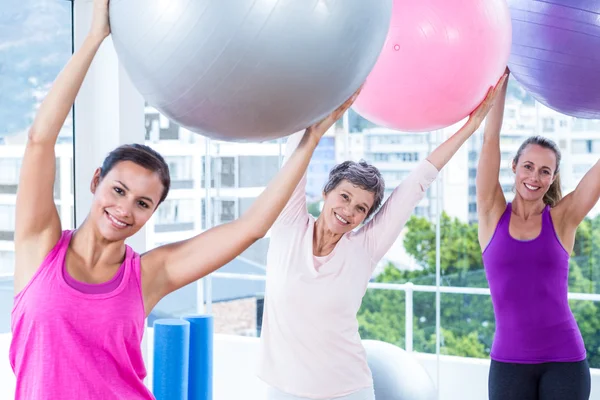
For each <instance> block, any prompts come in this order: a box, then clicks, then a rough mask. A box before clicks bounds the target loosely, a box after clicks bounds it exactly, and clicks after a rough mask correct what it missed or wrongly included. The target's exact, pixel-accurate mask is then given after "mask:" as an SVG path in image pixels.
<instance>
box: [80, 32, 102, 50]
mask: <svg viewBox="0 0 600 400" xmlns="http://www.w3.org/2000/svg"><path fill="white" fill-rule="evenodd" d="M104 39H106V35H103V34H98V33H95V32H89V33H88V34H87V36H86V38H85V40H84V45H88V46H92V47H96V48H98V47H100V45H101V44H102V42H104Z"/></svg>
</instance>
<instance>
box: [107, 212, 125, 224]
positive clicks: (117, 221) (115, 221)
mask: <svg viewBox="0 0 600 400" xmlns="http://www.w3.org/2000/svg"><path fill="white" fill-rule="evenodd" d="M105 212H106V215H107V216H108V219H109V220H110V222H112V223H113V224H114V225H116V226H118V227H120V228H126V227H128V226H129V224H126V223H125V222H123V221H119V220H118V219H116V218H115V217H113V216H112V215H110V213H109V212H108V211H105Z"/></svg>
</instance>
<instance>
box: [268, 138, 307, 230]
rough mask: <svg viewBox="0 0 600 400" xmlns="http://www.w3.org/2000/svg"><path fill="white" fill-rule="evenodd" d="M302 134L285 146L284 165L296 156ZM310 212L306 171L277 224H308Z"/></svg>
mask: <svg viewBox="0 0 600 400" xmlns="http://www.w3.org/2000/svg"><path fill="white" fill-rule="evenodd" d="M303 136H304V135H303V133H302V132H297V133H294V134H293V135H291V136H290V137H289V138H288V139H287V142H286V145H285V156H284V160H283V165H285V164H287V163H288V161H289V159H290V157H291V156H292V155H293V154H294V152H295V150H296V148H297V147H298V145H299V144H300V142H301V140H302V138H303ZM307 221H308V210H307V209H306V171H304V174H302V177H301V178H300V182H298V185H297V186H296V188H295V189H294V192H293V193H292V196H291V197H290V199H289V201H288V202H287V203H286V205H285V207H284V208H283V210H282V211H281V213H280V214H279V216H278V217H277V220H276V222H275V224H277V225H279V224H283V225H287V224H293V223H296V222H300V223H302V222H307Z"/></svg>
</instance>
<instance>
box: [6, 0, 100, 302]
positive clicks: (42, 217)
mask: <svg viewBox="0 0 600 400" xmlns="http://www.w3.org/2000/svg"><path fill="white" fill-rule="evenodd" d="M108 34H109V25H108V0H95V1H94V17H93V23H92V28H91V30H90V33H89V35H88V37H87V39H86V40H85V42H84V43H83V46H82V47H81V48H80V49H79V50H77V52H76V53H75V54H73V56H72V57H71V59H70V61H69V63H68V64H67V65H66V67H65V68H64V69H63V71H62V72H61V73H60V75H59V76H58V77H57V78H56V81H55V82H54V84H53V86H52V89H51V90H50V92H49V93H48V95H47V96H46V98H45V99H44V101H43V102H42V104H41V106H40V109H39V111H38V113H37V115H36V117H35V120H34V122H33V124H32V126H31V128H30V129H29V135H28V141H27V144H26V146H25V154H24V156H23V162H22V166H21V171H20V176H19V186H18V191H17V205H16V215H15V256H16V257H15V258H16V262H15V293H16V292H19V291H20V290H21V289H22V288H23V287H24V286H25V285H26V284H27V282H28V281H29V279H31V277H32V276H33V274H34V273H35V271H36V270H37V268H38V266H39V265H40V263H41V262H42V261H43V258H44V257H45V256H46V254H47V253H48V252H49V251H50V249H51V248H52V247H53V246H54V245H55V244H56V242H57V241H58V239H59V238H60V235H61V229H62V228H61V224H60V218H59V216H58V212H57V210H56V206H55V204H54V193H53V188H54V179H55V163H56V156H55V152H54V146H55V144H56V140H57V138H58V134H59V133H60V130H61V128H62V126H63V124H64V123H65V120H66V118H67V115H68V114H69V111H70V110H71V108H72V106H73V103H74V102H75V97H76V96H77V93H78V92H79V89H80V87H81V84H82V82H83V80H84V78H85V75H86V73H87V71H88V69H89V67H90V65H91V63H92V60H93V58H94V55H95V54H96V51H97V50H98V48H99V47H100V44H101V43H102V41H103V40H104V38H106V36H108Z"/></svg>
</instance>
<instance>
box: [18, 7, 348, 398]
mask: <svg viewBox="0 0 600 400" xmlns="http://www.w3.org/2000/svg"><path fill="white" fill-rule="evenodd" d="M108 15H109V13H108V0H94V15H93V19H92V26H91V30H90V32H89V34H88V36H87V38H86V40H85V41H84V43H83V44H82V46H81V48H80V49H78V50H77V51H76V52H75V53H74V54H73V56H72V58H71V60H70V61H69V63H68V64H67V65H66V67H65V69H64V70H63V71H62V73H61V74H60V75H59V76H58V78H57V79H56V81H55V82H54V85H53V87H52V89H51V91H50V92H49V93H48V95H47V96H46V98H45V100H44V102H43V103H42V105H41V107H40V109H39V111H38V113H37V116H36V118H35V120H34V122H33V125H32V127H31V128H30V131H29V137H28V142H27V145H26V149H25V155H24V158H23V164H22V169H21V175H20V180H19V190H18V194H17V207H16V227H15V249H16V263H15V275H14V279H15V281H14V282H15V287H14V291H15V304H14V307H13V312H12V321H11V324H12V332H13V339H12V343H11V349H10V361H11V365H12V367H13V370H14V371H15V375H16V378H17V382H16V396H15V397H16V399H27V400H30V399H53V400H76V399H77V400H79V399H88V400H100V399H102V400H110V399H114V400H117V399H118V400H122V399H128V400H136V399H137V400H141V399H152V398H153V396H152V394H151V393H150V392H149V391H148V390H147V389H146V388H145V386H144V384H143V379H144V377H145V376H146V370H145V367H144V363H143V358H142V352H141V340H142V335H143V332H144V319H145V318H146V317H147V316H148V314H149V313H150V311H151V310H152V309H153V308H154V306H155V305H156V304H157V303H158V302H159V301H160V300H161V299H162V298H163V297H164V296H166V295H167V294H168V293H170V292H173V291H175V290H177V289H179V288H181V287H183V286H185V285H187V284H189V283H191V282H194V281H196V280H198V279H200V278H202V277H204V276H206V275H208V274H210V273H211V272H213V271H215V270H216V269H218V268H220V267H221V266H223V265H225V264H227V263H228V262H229V261H231V260H232V259H233V258H235V257H236V256H238V255H239V254H240V253H242V252H243V251H244V250H245V249H247V248H248V247H249V246H250V245H251V244H252V243H254V242H255V241H256V240H258V239H260V238H261V237H263V236H264V235H265V234H266V233H267V231H268V230H269V228H270V227H271V225H272V224H273V223H274V222H275V219H276V218H277V216H278V215H279V213H280V212H281V210H282V209H283V207H284V206H285V205H286V203H287V202H288V200H289V198H290V197H291V195H292V193H293V191H294V189H295V188H296V186H297V185H298V183H299V181H300V179H301V178H302V176H303V175H304V172H305V170H306V169H307V167H308V163H309V161H310V158H311V156H312V153H313V151H314V149H315V148H316V146H317V144H318V142H319V140H320V138H321V137H322V135H323V134H324V133H325V132H326V131H327V130H328V129H329V128H330V127H331V126H332V125H333V124H334V122H335V121H336V120H337V119H339V118H340V117H341V116H342V115H343V113H344V112H345V111H346V110H347V109H348V108H349V107H350V106H351V104H352V102H353V101H354V99H355V98H356V96H357V93H355V94H354V95H353V96H352V97H351V98H350V99H348V101H346V102H345V103H344V104H343V105H341V106H340V107H339V108H338V109H337V110H335V111H334V112H333V113H332V114H331V115H329V116H328V117H326V118H325V119H324V120H322V121H321V122H319V123H317V124H315V125H313V126H311V127H309V128H307V129H306V131H305V133H304V136H303V137H302V140H301V142H300V144H299V146H298V147H297V149H296V150H295V152H294V153H293V155H292V156H291V157H290V159H289V160H288V162H287V163H286V165H285V166H283V167H282V168H281V169H280V171H279V173H278V174H277V175H276V176H275V178H274V179H273V180H272V181H271V183H270V184H269V186H268V187H267V188H266V189H265V191H264V192H263V193H262V194H261V195H260V196H259V197H258V199H257V200H256V201H255V202H254V203H253V205H252V207H251V208H250V209H249V210H248V211H247V212H246V213H245V214H244V215H243V216H242V217H240V218H239V219H237V220H235V221H233V222H231V223H227V224H223V225H220V226H218V227H215V228H212V229H209V230H208V231H206V232H204V233H202V234H200V235H198V236H195V237H192V238H190V239H188V240H185V241H182V242H178V243H172V244H169V245H165V246H161V247H158V248H156V249H153V250H151V251H149V252H147V253H145V254H142V255H141V256H140V255H138V254H136V253H135V252H134V251H133V250H132V249H131V248H129V247H128V246H127V245H126V244H125V240H126V239H127V238H129V237H131V236H132V235H134V234H135V233H136V232H138V231H139V230H140V229H141V228H142V227H143V226H144V224H145V223H146V222H147V221H148V219H149V218H150V217H151V216H152V215H153V214H154V212H155V211H156V209H157V207H158V206H159V205H160V204H161V203H162V202H163V201H164V200H165V198H166V197H167V194H168V191H169V185H170V178H169V171H168V166H167V164H166V163H165V160H164V159H163V157H162V156H161V155H160V154H158V153H157V152H155V151H154V150H152V149H151V148H150V147H147V146H145V145H139V144H133V145H123V146H121V147H119V148H117V149H115V150H113V151H112V152H111V153H110V154H109V155H108V157H107V158H106V159H105V160H104V162H103V164H102V166H101V167H100V168H98V169H97V170H96V172H95V173H94V175H93V177H91V186H90V188H91V191H92V193H93V202H92V206H91V209H90V211H89V214H88V217H87V218H86V220H85V221H84V222H83V223H82V224H81V226H79V227H78V228H77V230H75V231H63V229H62V227H61V221H60V219H59V215H58V213H57V209H56V205H55V204H54V196H53V186H54V179H55V153H54V146H55V144H56V140H57V137H58V134H59V131H60V129H61V127H62V125H63V124H64V122H65V119H66V118H67V115H68V113H69V111H70V110H71V108H72V106H73V103H74V101H75V97H76V95H77V93H78V91H79V89H80V86H81V84H82V81H83V80H84V77H85V75H86V73H87V71H88V69H89V67H90V64H91V63H92V60H93V58H94V56H95V54H96V52H97V50H98V48H99V47H100V45H101V43H102V42H103V41H104V39H105V38H106V37H107V36H108V35H109V34H110V26H109V17H108ZM78 134H85V132H78Z"/></svg>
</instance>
